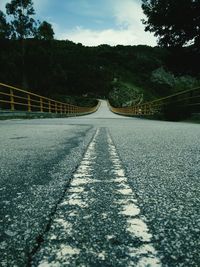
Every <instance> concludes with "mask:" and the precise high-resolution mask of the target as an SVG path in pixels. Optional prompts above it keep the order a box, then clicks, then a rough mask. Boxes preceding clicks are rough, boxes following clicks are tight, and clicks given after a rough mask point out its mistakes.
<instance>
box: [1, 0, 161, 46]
mask: <svg viewBox="0 0 200 267" xmlns="http://www.w3.org/2000/svg"><path fill="white" fill-rule="evenodd" d="M7 2H9V0H0V9H1V10H3V11H5V9H4V6H5V3H7ZM33 3H34V8H35V11H36V15H37V18H39V19H40V20H41V21H42V20H47V21H48V22H50V23H51V24H52V25H53V28H54V32H55V38H56V39H63V40H66V39H67V40H71V41H73V42H75V43H82V44H84V45H88V46H96V45H100V44H109V45H117V44H121V45H138V44H146V45H150V46H155V45H156V39H155V37H154V36H153V34H150V33H147V32H145V31H144V26H143V25H142V22H141V19H142V18H144V14H143V12H142V9H141V0H33Z"/></svg>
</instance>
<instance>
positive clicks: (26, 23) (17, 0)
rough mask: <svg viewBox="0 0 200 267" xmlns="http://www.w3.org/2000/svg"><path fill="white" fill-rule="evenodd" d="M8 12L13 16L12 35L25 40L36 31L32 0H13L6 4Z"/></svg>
mask: <svg viewBox="0 0 200 267" xmlns="http://www.w3.org/2000/svg"><path fill="white" fill-rule="evenodd" d="M6 12H7V14H8V15H11V16H13V20H11V26H12V37H13V38H16V39H20V40H23V39H25V38H27V37H29V36H33V35H34V32H35V24H36V22H35V20H34V19H33V17H32V16H33V15H34V14H35V11H34V8H33V2H32V0H11V3H8V4H6Z"/></svg>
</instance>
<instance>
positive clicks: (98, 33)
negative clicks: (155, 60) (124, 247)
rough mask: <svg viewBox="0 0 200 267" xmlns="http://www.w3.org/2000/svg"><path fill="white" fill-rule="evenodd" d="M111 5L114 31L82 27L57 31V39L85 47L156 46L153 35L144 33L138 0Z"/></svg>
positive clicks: (142, 16)
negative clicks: (114, 25)
mask: <svg viewBox="0 0 200 267" xmlns="http://www.w3.org/2000/svg"><path fill="white" fill-rule="evenodd" d="M109 4H111V5H112V12H113V13H112V14H111V16H112V17H114V19H115V22H116V27H115V29H112V28H108V29H102V30H93V29H89V28H84V27H76V28H75V29H73V30H70V31H66V32H60V34H59V30H58V29H57V31H55V32H57V38H58V39H68V40H71V41H73V42H76V43H78V42H80V43H82V44H84V45H87V46H96V45H100V44H109V45H117V44H121V45H138V44H146V45H150V46H155V45H156V38H155V37H154V36H153V34H150V33H148V32H145V31H144V25H143V24H142V22H141V19H142V18H144V14H143V11H142V9H141V4H140V3H139V2H138V0H123V1H121V0H109Z"/></svg>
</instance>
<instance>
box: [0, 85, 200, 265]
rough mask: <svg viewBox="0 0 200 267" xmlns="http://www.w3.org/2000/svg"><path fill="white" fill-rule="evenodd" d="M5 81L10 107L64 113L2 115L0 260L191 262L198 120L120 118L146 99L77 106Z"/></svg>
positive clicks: (199, 221) (195, 250) (199, 213)
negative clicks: (124, 105) (118, 105)
mask: <svg viewBox="0 0 200 267" xmlns="http://www.w3.org/2000/svg"><path fill="white" fill-rule="evenodd" d="M2 87H4V88H5V86H4V85H3V86H2ZM2 87H1V88H2ZM6 88H9V90H13V91H9V92H5V91H3V93H4V97H5V96H6V95H5V94H7V96H6V97H7V100H6V99H5V98H4V99H3V101H7V102H8V103H7V102H4V104H6V105H10V106H9V107H10V108H11V109H12V108H13V111H14V110H16V109H17V105H19V106H20V107H21V106H23V105H21V100H22V101H24V104H25V107H26V108H29V109H31V110H29V111H28V112H32V111H33V109H34V108H35V109H36V110H37V111H38V110H39V112H42V111H43V112H44V111H45V110H44V108H46V109H47V110H46V111H47V113H52V112H53V111H54V112H53V113H56V112H57V113H64V114H65V115H66V118H46V119H42V120H41V119H34V120H24V119H15V120H2V121H1V122H0V133H1V134H0V151H1V157H0V192H1V194H0V197H1V209H0V213H1V214H0V229H1V230H0V235H1V238H0V250H1V253H0V266H2V267H5V266H6V267H7V266H34V267H35V266H40V267H44V266H52V267H53V266H70V267H71V266H88V267H90V266H91V267H93V266H113V267H116V266H119V267H124V266H138V267H140V266H144V267H147V266H151V267H158V266H165V267H167V266H170V267H178V266H185V267H186V266H187V267H188V266H199V262H200V255H199V246H200V238H199V234H200V209H199V204H200V184H199V174H200V164H199V163H200V156H199V148H200V138H199V137H200V127H199V125H198V124H194V123H185V122H167V121H156V120H147V119H141V118H137V117H129V116H124V115H130V113H131V114H132V113H133V110H134V108H135V110H136V108H138V109H137V112H135V111H134V113H138V115H141V113H143V114H144V113H145V112H144V110H146V113H147V110H150V112H151V113H152V109H153V103H152V104H151V108H147V105H149V103H147V104H145V105H146V107H145V108H144V109H143V108H142V107H143V106H140V107H134V108H129V110H128V109H126V110H120V109H117V110H116V109H115V110H114V108H113V107H111V106H109V105H108V104H107V102H106V101H100V106H98V107H97V106H96V107H92V109H90V110H83V109H81V108H80V107H73V108H72V107H71V106H67V105H66V104H65V103H57V107H56V105H55V102H53V100H49V99H46V100H45V99H42V100H41V99H39V100H38V99H37V97H38V96H34V97H35V98H36V99H35V98H34V100H36V101H38V102H33V101H32V100H31V99H32V95H30V96H28V93H27V92H21V93H23V94H25V95H26V96H22V95H20V97H24V99H21V100H20V101H16V99H17V98H16V97H15V95H16V93H15V92H16V91H17V88H16V91H15V88H10V87H6ZM194 91H195V90H194ZM185 93H186V92H185ZM187 93H188V92H187ZM190 93H191V92H190ZM173 97H174V96H173ZM175 97H177V96H175ZM190 97H191V101H194V95H192V96H190ZM183 98H184V97H183ZM183 98H182V99H183ZM18 99H20V98H18ZM28 99H29V102H28ZM195 99H198V98H195ZM51 101H52V102H51ZM160 101H163V102H165V103H166V101H167V100H163V99H162V100H160ZM184 101H185V102H187V104H188V100H187V101H186V99H185V100H184ZM191 101H190V102H189V104H188V105H190V106H192V102H191ZM49 102H50V104H49ZM180 102H181V101H179V103H180ZM1 103H3V102H1ZM17 103H18V104H17ZM41 103H42V104H41ZM51 103H53V104H51ZM154 103H155V102H154ZM160 103H161V102H160ZM182 103H183V102H182ZM193 104H194V103H193ZM197 104H198V101H196V106H197ZM32 105H35V107H33V106H32ZM48 105H50V108H49V106H48ZM64 105H66V106H64ZM36 106H37V107H36ZM149 106H150V105H149ZM160 106H161V104H160V105H159V107H160ZM154 107H155V106H154ZM159 107H158V105H156V108H155V109H153V110H156V109H158V108H159ZM78 108H80V109H78ZM40 109H43V110H42V111H41V110H40ZM111 110H113V111H114V112H115V113H113V112H112V111H111ZM13 111H11V112H13ZM78 111H80V112H78ZM94 111H96V112H94ZM83 113H85V114H86V113H87V115H85V116H77V115H78V114H79V115H83ZM117 113H121V114H122V115H119V114H117ZM72 115H76V116H72ZM136 115H137V114H136Z"/></svg>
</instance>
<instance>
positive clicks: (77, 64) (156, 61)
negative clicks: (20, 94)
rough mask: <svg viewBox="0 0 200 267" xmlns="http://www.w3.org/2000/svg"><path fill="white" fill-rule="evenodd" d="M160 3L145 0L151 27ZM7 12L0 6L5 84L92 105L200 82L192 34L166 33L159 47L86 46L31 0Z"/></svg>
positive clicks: (0, 75) (121, 102) (15, 0)
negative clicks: (65, 35)
mask: <svg viewBox="0 0 200 267" xmlns="http://www.w3.org/2000/svg"><path fill="white" fill-rule="evenodd" d="M151 2H152V3H151ZM154 2H155V1H146V0H145V1H143V9H144V12H145V13H146V15H147V16H148V18H149V19H147V21H146V22H144V23H145V24H146V30H150V31H154V30H155V29H154V27H153V23H154V21H152V18H151V14H152V13H151V12H153V11H151V10H150V7H151V5H152V4H153V3H154ZM157 2H159V1H157ZM157 2H156V3H157ZM161 2H162V1H161ZM161 2H160V3H161ZM150 4H151V5H150ZM21 5H22V6H21ZM163 5H164V3H163V4H162V7H164V6H163ZM22 7H23V8H22ZM155 8H156V7H155ZM157 8H158V7H157ZM159 8H160V6H159ZM173 8H174V7H173ZM6 11H7V14H4V13H3V12H2V11H0V66H1V72H0V81H1V82H3V83H7V84H11V85H14V86H17V87H20V88H24V89H26V90H31V91H32V92H35V93H37V94H41V95H44V96H48V97H51V98H52V97H53V98H55V99H57V100H62V101H65V100H66V101H69V102H70V103H72V104H76V103H80V102H81V104H82V105H90V104H92V103H94V99H95V98H109V99H110V101H111V103H112V104H113V105H114V106H130V105H133V104H136V103H140V102H141V101H148V100H152V99H155V98H158V97H163V96H167V95H170V94H173V93H175V92H178V91H182V90H185V89H189V88H193V87H196V86H199V85H200V72H199V68H200V67H199V66H200V65H199V62H200V53H199V52H200V50H199V46H198V42H197V41H196V42H194V43H192V44H190V45H189V44H188V45H186V44H187V42H189V39H188V38H189V37H187V38H186V37H185V39H184V38H183V37H182V38H180V42H179V43H177V42H176V43H173V42H172V39H170V40H169V42H168V43H167V40H168V39H167V36H165V37H166V38H165V39H163V38H164V37H163V36H164V32H162V36H161V37H160V39H159V46H157V47H149V46H145V45H138V46H122V45H117V46H114V47H111V46H109V45H100V46H97V47H86V46H83V45H82V44H80V43H78V44H75V43H73V42H72V41H69V40H63V41H58V40H54V32H53V28H52V25H51V24H49V23H48V22H46V21H43V22H38V21H37V19H36V15H35V11H34V6H33V2H32V1H31V0H22V1H19V0H12V1H10V2H9V3H8V4H7V5H6ZM156 34H157V36H159V29H158V28H156ZM178 34H179V33H178V32H177V36H178ZM168 36H170V35H169V34H168ZM176 39H177V38H176ZM183 39H184V40H183ZM193 39H194V36H193ZM197 39H198V38H197ZM197 39H195V40H197ZM186 41H187V42H186ZM86 98H89V99H87V100H86Z"/></svg>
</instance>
